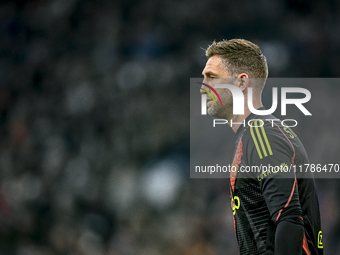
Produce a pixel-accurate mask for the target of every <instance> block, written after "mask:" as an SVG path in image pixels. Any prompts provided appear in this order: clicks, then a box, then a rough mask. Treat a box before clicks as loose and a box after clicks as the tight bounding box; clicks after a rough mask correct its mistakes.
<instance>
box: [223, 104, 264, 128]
mask: <svg viewBox="0 0 340 255" xmlns="http://www.w3.org/2000/svg"><path fill="white" fill-rule="evenodd" d="M260 107H263V105H262V103H258V104H256V106H254V108H255V109H259V108H260ZM244 108H245V109H244V114H243V115H233V117H232V118H231V120H230V121H228V123H229V125H230V127H231V128H232V129H233V130H234V132H235V133H236V132H237V130H238V128H239V127H240V126H241V124H242V125H243V122H244V120H245V119H246V118H247V117H248V116H249V115H250V114H251V111H250V110H249V108H248V106H246V107H244Z"/></svg>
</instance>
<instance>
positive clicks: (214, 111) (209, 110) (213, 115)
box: [207, 108, 219, 118]
mask: <svg viewBox="0 0 340 255" xmlns="http://www.w3.org/2000/svg"><path fill="white" fill-rule="evenodd" d="M207 112H208V114H209V115H210V116H211V117H214V118H219V114H218V113H217V111H216V110H215V109H213V108H208V111H207Z"/></svg>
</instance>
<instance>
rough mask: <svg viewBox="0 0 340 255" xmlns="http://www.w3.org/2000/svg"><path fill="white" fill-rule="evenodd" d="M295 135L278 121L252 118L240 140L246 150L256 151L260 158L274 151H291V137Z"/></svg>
mask: <svg viewBox="0 0 340 255" xmlns="http://www.w3.org/2000/svg"><path fill="white" fill-rule="evenodd" d="M295 136H296V135H295V133H294V132H293V131H292V130H291V129H290V128H289V127H284V126H282V125H281V123H280V122H279V121H273V120H268V119H254V120H252V121H250V122H249V125H248V127H247V128H246V130H245V131H244V134H243V138H242V140H243V141H242V142H243V144H244V145H245V146H246V147H247V149H248V151H251V152H256V154H258V157H259V158H260V159H262V158H265V157H268V156H271V155H273V154H274V153H275V152H277V153H282V152H288V153H290V152H292V151H293V150H294V148H293V145H292V143H291V139H292V138H294V137H295Z"/></svg>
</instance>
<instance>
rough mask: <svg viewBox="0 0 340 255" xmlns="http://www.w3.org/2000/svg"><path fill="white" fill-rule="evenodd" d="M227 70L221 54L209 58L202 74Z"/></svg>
mask: <svg viewBox="0 0 340 255" xmlns="http://www.w3.org/2000/svg"><path fill="white" fill-rule="evenodd" d="M223 71H225V68H224V66H223V64H222V59H221V58H220V57H219V56H216V55H215V56H212V57H210V58H209V59H208V61H207V63H206V65H205V67H204V69H203V72H202V74H203V75H204V74H214V73H215V74H216V73H218V72H219V73H220V72H223Z"/></svg>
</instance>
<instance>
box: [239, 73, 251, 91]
mask: <svg viewBox="0 0 340 255" xmlns="http://www.w3.org/2000/svg"><path fill="white" fill-rule="evenodd" d="M237 78H238V79H237V81H238V84H237V85H238V87H239V88H240V89H241V90H242V92H243V93H244V92H245V91H246V89H247V88H248V87H249V77H248V74H246V73H241V74H239V75H238V76H237Z"/></svg>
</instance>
